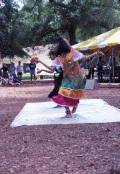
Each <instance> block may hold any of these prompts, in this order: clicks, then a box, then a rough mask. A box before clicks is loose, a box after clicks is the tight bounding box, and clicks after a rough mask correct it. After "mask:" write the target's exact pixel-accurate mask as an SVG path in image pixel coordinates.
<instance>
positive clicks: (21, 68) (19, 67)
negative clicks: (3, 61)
mask: <svg viewBox="0 0 120 174" xmlns="http://www.w3.org/2000/svg"><path fill="white" fill-rule="evenodd" d="M22 71H23V66H22V65H21V61H19V62H18V65H17V75H18V77H19V79H20V81H21V80H22Z"/></svg>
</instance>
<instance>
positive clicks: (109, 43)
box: [72, 27, 120, 82]
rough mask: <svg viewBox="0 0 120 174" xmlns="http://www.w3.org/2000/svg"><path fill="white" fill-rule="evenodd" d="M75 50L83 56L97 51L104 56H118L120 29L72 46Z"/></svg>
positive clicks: (119, 51)
mask: <svg viewBox="0 0 120 174" xmlns="http://www.w3.org/2000/svg"><path fill="white" fill-rule="evenodd" d="M72 47H73V48H74V49H75V50H78V51H80V52H83V53H84V54H88V53H93V52H95V51H97V50H100V51H102V52H104V53H105V54H109V55H112V62H113V55H114V54H116V55H120V27H118V28H115V29H113V30H110V31H108V32H105V33H103V34H101V35H98V36H95V37H93V38H91V39H88V40H86V41H84V42H81V43H79V44H76V45H73V46H72ZM113 82H114V67H113Z"/></svg>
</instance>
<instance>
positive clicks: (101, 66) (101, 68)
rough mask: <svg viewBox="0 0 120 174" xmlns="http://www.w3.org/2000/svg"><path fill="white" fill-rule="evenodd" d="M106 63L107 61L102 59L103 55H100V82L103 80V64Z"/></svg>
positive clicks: (98, 65)
mask: <svg viewBox="0 0 120 174" xmlns="http://www.w3.org/2000/svg"><path fill="white" fill-rule="evenodd" d="M104 64H106V62H105V61H104V60H102V57H99V58H98V62H97V70H98V82H102V81H103V65H104Z"/></svg>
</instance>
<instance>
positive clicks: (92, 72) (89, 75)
mask: <svg viewBox="0 0 120 174" xmlns="http://www.w3.org/2000/svg"><path fill="white" fill-rule="evenodd" d="M88 67H89V69H88V70H89V73H88V79H90V78H91V75H92V79H94V71H95V70H94V67H95V62H94V61H93V58H92V57H91V58H90V60H89V62H88Z"/></svg>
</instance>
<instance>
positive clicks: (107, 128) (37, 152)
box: [0, 83, 120, 174]
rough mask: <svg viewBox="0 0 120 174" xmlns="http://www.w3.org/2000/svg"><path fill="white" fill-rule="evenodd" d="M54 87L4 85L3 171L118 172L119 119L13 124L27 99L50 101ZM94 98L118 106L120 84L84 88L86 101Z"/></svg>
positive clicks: (0, 106)
mask: <svg viewBox="0 0 120 174" xmlns="http://www.w3.org/2000/svg"><path fill="white" fill-rule="evenodd" d="M52 89H53V84H45V83H42V84H40V83H39V84H34V83H33V84H22V85H21V86H16V87H10V86H9V87H7V86H5V87H4V86H0V174H120V122H117V123H102V124H69V125H38V126H21V127H15V128H11V127H10V125H11V123H12V121H13V120H14V118H15V117H16V116H17V114H18V113H19V112H20V111H21V110H22V108H23V106H24V105H25V104H26V103H29V102H45V101H50V99H49V98H48V97H47V95H48V94H49V92H50V91H51V90H52ZM94 98H95V99H103V100H104V101H106V102H107V103H108V104H110V105H112V106H115V107H117V108H119V109H120V88H100V89H96V90H85V92H84V97H83V99H94ZM101 112H102V111H101Z"/></svg>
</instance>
